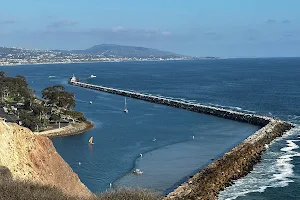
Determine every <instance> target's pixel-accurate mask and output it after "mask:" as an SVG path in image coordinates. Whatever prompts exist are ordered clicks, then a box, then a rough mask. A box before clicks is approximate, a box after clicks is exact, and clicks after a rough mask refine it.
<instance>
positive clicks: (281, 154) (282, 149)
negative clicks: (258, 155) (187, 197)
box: [218, 127, 300, 200]
mask: <svg viewBox="0 0 300 200" xmlns="http://www.w3.org/2000/svg"><path fill="white" fill-rule="evenodd" d="M299 133H300V127H297V128H294V129H292V130H291V131H289V132H288V133H287V134H286V135H285V136H284V137H282V138H279V139H276V142H273V143H272V144H271V145H270V146H269V148H268V150H267V151H266V152H265V153H264V154H263V158H262V162H261V163H259V164H257V165H256V166H255V167H254V169H253V171H252V172H251V173H250V174H248V175H247V176H246V177H244V178H241V179H239V180H237V181H235V184H234V185H232V186H230V187H228V188H226V189H225V190H224V191H222V192H220V194H219V197H218V199H219V200H225V199H226V200H231V199H236V198H237V197H239V196H246V194H248V193H252V192H264V191H265V190H266V189H267V188H271V187H272V188H275V187H286V186H288V184H289V183H291V182H294V181H293V180H292V178H293V177H294V172H293V167H294V165H293V164H292V163H291V161H292V160H293V158H294V157H299V156H300V153H299V152H298V151H296V150H297V149H299V146H298V145H297V144H298V143H299V141H300V140H298V139H293V138H296V137H295V136H296V135H297V134H299Z"/></svg>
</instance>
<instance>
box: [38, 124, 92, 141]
mask: <svg viewBox="0 0 300 200" xmlns="http://www.w3.org/2000/svg"><path fill="white" fill-rule="evenodd" d="M93 127H94V125H93V123H92V122H89V121H86V122H80V123H74V124H72V123H70V124H69V125H68V126H65V127H62V128H57V129H53V130H48V131H42V132H34V134H36V135H43V136H47V137H49V138H54V137H64V136H69V135H76V134H80V133H83V132H86V131H88V130H90V129H92V128H93Z"/></svg>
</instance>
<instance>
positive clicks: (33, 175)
mask: <svg viewBox="0 0 300 200" xmlns="http://www.w3.org/2000/svg"><path fill="white" fill-rule="evenodd" d="M0 166H5V167H7V168H8V169H9V170H10V172H11V175H12V177H13V179H14V180H22V181H31V182H33V183H36V184H41V185H48V186H54V187H57V188H58V189H60V190H62V191H63V192H64V193H66V194H67V195H70V196H78V197H92V196H93V194H92V193H91V192H90V191H89V190H88V189H87V187H86V186H85V185H84V184H83V183H81V181H80V180H79V178H78V175H77V174H75V173H74V172H73V171H72V169H71V168H70V166H69V165H68V164H67V163H66V162H65V161H64V160H63V159H62V157H61V156H60V155H59V154H58V153H57V152H56V150H55V148H54V146H53V144H52V142H51V140H50V139H48V138H47V137H44V136H40V135H35V134H33V133H32V132H31V131H30V130H29V129H27V128H24V127H21V126H19V125H17V124H15V123H5V122H3V121H2V120H0Z"/></svg>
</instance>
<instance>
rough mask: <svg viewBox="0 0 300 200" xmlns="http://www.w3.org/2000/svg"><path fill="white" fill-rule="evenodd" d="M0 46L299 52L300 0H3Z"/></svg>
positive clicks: (210, 52)
mask: <svg viewBox="0 0 300 200" xmlns="http://www.w3.org/2000/svg"><path fill="white" fill-rule="evenodd" d="M0 5H1V6H0V46H7V47H12V46H14V47H24V48H42V49H85V48H88V47H90V46H93V45H95V44H102V43H113V44H123V45H136V46H144V47H151V48H157V49H161V50H167V51H173V52H176V53H181V54H186V55H197V56H221V57H273V56H300V12H299V10H300V1H299V0H287V1H284V0H280V1H279V0H206V1H204V0H151V1H150V0H106V1H103V0H85V1H83V0H26V1H24V0H9V1H4V0H3V1H1V3H0Z"/></svg>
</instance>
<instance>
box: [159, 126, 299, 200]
mask: <svg viewBox="0 0 300 200" xmlns="http://www.w3.org/2000/svg"><path fill="white" fill-rule="evenodd" d="M292 127H293V126H292V125H291V124H289V123H286V122H283V121H280V120H272V121H270V123H269V124H267V125H266V126H265V127H263V128H261V129H260V130H258V131H257V132H256V133H255V134H254V135H251V136H250V137H248V138H247V139H246V140H244V141H243V142H242V143H240V144H239V145H238V146H236V147H235V148H233V149H232V150H231V151H229V152H227V153H225V155H224V156H223V157H222V158H220V159H218V160H216V161H215V162H213V163H211V164H210V165H208V166H207V167H205V168H204V169H202V170H200V172H198V173H197V174H195V175H194V176H193V177H192V178H190V179H189V180H188V181H186V182H185V183H183V184H182V185H181V186H179V187H178V188H177V189H175V190H174V191H173V192H171V193H170V194H168V195H167V197H165V198H164V199H165V200H169V199H176V200H177V199H216V198H217V195H218V193H219V192H220V191H222V190H224V188H225V187H228V186H230V185H231V184H232V183H233V181H234V180H237V179H239V178H241V177H243V176H246V175H247V174H248V173H249V172H251V171H252V169H253V167H254V165H255V164H257V163H258V162H259V161H260V160H261V154H262V152H263V151H265V150H266V144H269V143H270V142H271V141H272V140H274V139H275V138H276V137H280V136H282V135H283V134H284V132H286V131H287V130H290V129H291V128H292Z"/></svg>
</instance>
